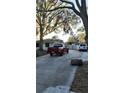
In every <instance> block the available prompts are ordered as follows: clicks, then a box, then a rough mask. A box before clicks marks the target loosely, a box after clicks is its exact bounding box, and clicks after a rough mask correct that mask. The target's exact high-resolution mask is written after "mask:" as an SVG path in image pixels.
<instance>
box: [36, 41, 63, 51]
mask: <svg viewBox="0 0 124 93" xmlns="http://www.w3.org/2000/svg"><path fill="white" fill-rule="evenodd" d="M55 43H64V42H63V40H60V39H44V40H43V50H47V48H48V47H52V46H53V45H54V44H55ZM36 47H37V49H38V47H39V40H38V41H36Z"/></svg>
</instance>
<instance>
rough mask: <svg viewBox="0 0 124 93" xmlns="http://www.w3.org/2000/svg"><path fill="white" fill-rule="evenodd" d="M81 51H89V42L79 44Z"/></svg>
mask: <svg viewBox="0 0 124 93" xmlns="http://www.w3.org/2000/svg"><path fill="white" fill-rule="evenodd" d="M79 51H88V47H87V44H79Z"/></svg>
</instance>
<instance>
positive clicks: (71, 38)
mask: <svg viewBox="0 0 124 93" xmlns="http://www.w3.org/2000/svg"><path fill="white" fill-rule="evenodd" d="M67 42H68V43H69V44H72V43H75V42H76V40H75V38H74V36H72V35H70V36H69V38H68V41H67Z"/></svg>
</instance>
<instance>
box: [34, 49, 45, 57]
mask: <svg viewBox="0 0 124 93" xmlns="http://www.w3.org/2000/svg"><path fill="white" fill-rule="evenodd" d="M46 54H47V51H45V50H43V51H40V50H39V49H38V50H37V51H36V57H39V56H44V55H46Z"/></svg>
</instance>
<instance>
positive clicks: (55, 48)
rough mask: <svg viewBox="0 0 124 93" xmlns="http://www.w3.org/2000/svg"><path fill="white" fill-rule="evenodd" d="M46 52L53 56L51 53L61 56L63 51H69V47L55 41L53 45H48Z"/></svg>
mask: <svg viewBox="0 0 124 93" xmlns="http://www.w3.org/2000/svg"><path fill="white" fill-rule="evenodd" d="M47 52H48V53H49V54H50V56H53V54H57V55H61V56H62V55H63V54H64V53H68V52H69V48H67V47H65V45H64V44H63V43H57V44H54V45H53V47H49V48H48V50H47Z"/></svg>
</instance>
